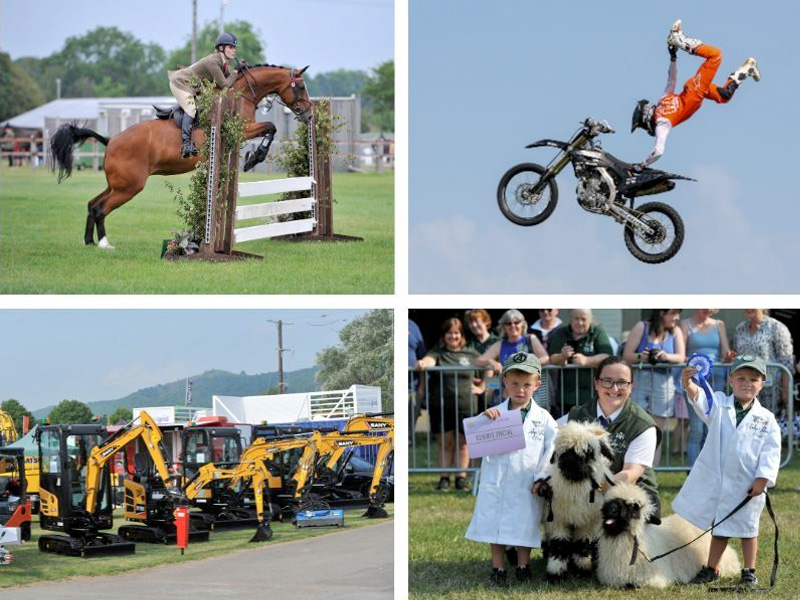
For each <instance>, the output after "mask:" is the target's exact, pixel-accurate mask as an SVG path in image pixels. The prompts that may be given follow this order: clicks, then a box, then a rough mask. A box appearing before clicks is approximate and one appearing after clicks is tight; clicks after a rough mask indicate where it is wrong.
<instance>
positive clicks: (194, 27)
mask: <svg viewBox="0 0 800 600" xmlns="http://www.w3.org/2000/svg"><path fill="white" fill-rule="evenodd" d="M196 62H197V0H192V63H191V64H194V63H196Z"/></svg>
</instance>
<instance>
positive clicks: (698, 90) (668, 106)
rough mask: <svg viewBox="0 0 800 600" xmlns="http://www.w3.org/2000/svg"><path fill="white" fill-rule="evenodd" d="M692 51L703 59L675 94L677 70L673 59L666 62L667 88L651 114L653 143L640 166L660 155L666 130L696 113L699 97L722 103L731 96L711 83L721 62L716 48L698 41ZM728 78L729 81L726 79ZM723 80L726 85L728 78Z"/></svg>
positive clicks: (663, 146) (665, 138) (667, 132)
mask: <svg viewBox="0 0 800 600" xmlns="http://www.w3.org/2000/svg"><path fill="white" fill-rule="evenodd" d="M695 54H697V55H698V56H702V57H703V58H705V59H706V60H705V61H704V62H703V64H702V65H700V68H699V69H698V70H697V73H695V75H694V77H692V78H691V79H689V81H687V82H686V84H685V85H684V86H683V91H682V92H681V93H680V94H676V93H675V81H676V79H677V71H678V70H677V67H676V66H675V63H674V62H671V63H670V67H669V76H668V79H667V88H666V89H665V90H664V95H663V96H662V97H661V99H660V100H659V101H658V104H657V105H656V109H655V112H654V114H653V119H654V120H655V138H656V142H655V146H654V147H653V150H652V151H651V152H650V154H648V155H647V158H645V159H644V161H642V163H641V164H642V165H643V166H648V165H650V164H652V163H654V162H655V161H657V160H658V159H659V158H661V155H662V154H664V148H665V146H666V143H667V136H668V135H669V132H670V130H671V129H672V128H673V127H674V126H675V125H678V124H680V123H683V122H684V121H685V120H686V119H688V118H689V117H691V116H692V115H693V114H694V113H695V112H697V109H698V108H700V105H701V104H702V103H703V100H705V99H706V98H710V99H711V100H713V101H714V102H717V103H720V104H725V103H727V102H728V101H729V100H730V99H731V94H730V93H729V94H726V95H723V94H721V93H720V88H719V87H718V86H716V85H714V83H713V82H712V80H713V79H714V75H716V74H717V69H719V65H720V63H721V62H722V52H721V51H720V49H719V48H715V47H714V46H710V45H708V44H700V45H699V46H698V47H697V49H696V50H695ZM728 79H729V80H730V78H728ZM725 83H726V86H727V84H728V83H729V81H726V82H725Z"/></svg>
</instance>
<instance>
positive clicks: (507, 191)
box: [497, 163, 558, 227]
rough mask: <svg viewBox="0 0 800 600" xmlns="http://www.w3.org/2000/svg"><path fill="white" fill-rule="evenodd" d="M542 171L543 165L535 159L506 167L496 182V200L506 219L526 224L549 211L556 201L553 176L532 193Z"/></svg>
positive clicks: (543, 171) (543, 169) (533, 223)
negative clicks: (503, 173) (533, 161)
mask: <svg viewBox="0 0 800 600" xmlns="http://www.w3.org/2000/svg"><path fill="white" fill-rule="evenodd" d="M545 172H547V169H545V168H544V167H542V166H541V165H537V164H535V163H522V164H519V165H516V166H514V167H511V168H510V169H509V170H508V171H506V173H505V175H503V177H502V178H501V179H500V185H498V186H497V204H498V205H499V206H500V212H502V213H503V216H504V217H505V218H506V219H508V220H509V221H511V222H512V223H516V224H517V225H524V226H526V227H527V226H530V225H538V224H539V223H541V222H542V221H544V220H545V219H546V218H547V217H549V216H550V215H551V214H553V211H554V210H555V208H556V203H557V202H558V188H557V187H556V182H555V179H551V180H550V181H548V182H547V185H546V186H545V188H544V190H542V192H541V193H540V194H538V195H537V194H533V193H532V191H533V188H534V186H535V185H536V184H537V183H538V182H539V180H540V179H541V178H542V175H544V173H545Z"/></svg>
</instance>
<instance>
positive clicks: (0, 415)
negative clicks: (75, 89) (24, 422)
mask: <svg viewBox="0 0 800 600" xmlns="http://www.w3.org/2000/svg"><path fill="white" fill-rule="evenodd" d="M18 439H19V434H18V433H17V428H16V427H14V419H12V418H11V415H10V414H8V413H7V412H6V411H4V410H2V409H0V446H8V445H9V444H10V443H12V442H16V441H17V440H18Z"/></svg>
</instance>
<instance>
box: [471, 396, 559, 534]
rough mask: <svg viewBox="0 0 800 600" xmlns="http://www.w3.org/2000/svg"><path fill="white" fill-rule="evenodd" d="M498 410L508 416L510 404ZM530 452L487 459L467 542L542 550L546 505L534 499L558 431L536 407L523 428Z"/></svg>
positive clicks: (539, 499)
mask: <svg viewBox="0 0 800 600" xmlns="http://www.w3.org/2000/svg"><path fill="white" fill-rule="evenodd" d="M497 408H499V409H500V410H501V411H507V410H508V400H506V401H505V402H503V403H502V404H500V405H499V406H498V407H497ZM522 426H523V430H524V432H525V442H526V443H525V448H521V449H520V450H515V451H513V452H506V453H503V454H495V455H492V456H484V457H483V460H482V462H481V477H480V488H479V489H478V500H477V503H476V504H475V512H474V513H473V515H472V521H471V522H470V524H469V528H468V529H467V533H466V538H467V539H468V540H473V541H475V542H484V543H488V544H503V545H507V546H522V547H525V548H539V547H540V546H541V533H540V531H539V526H540V523H541V515H542V499H541V498H539V497H538V496H534V495H533V494H532V493H531V487H532V486H533V483H534V481H536V480H537V479H539V478H540V477H541V476H542V475H543V473H544V471H545V467H546V466H547V465H548V464H549V462H550V456H551V455H552V454H553V439H554V438H555V435H556V430H557V428H558V426H557V425H556V422H555V420H553V417H551V416H550V414H549V413H548V412H547V411H545V410H544V409H542V408H541V407H539V406H537V405H536V403H532V405H531V410H530V412H529V413H528V415H527V417H526V418H525V421H524V422H523V424H522Z"/></svg>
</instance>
